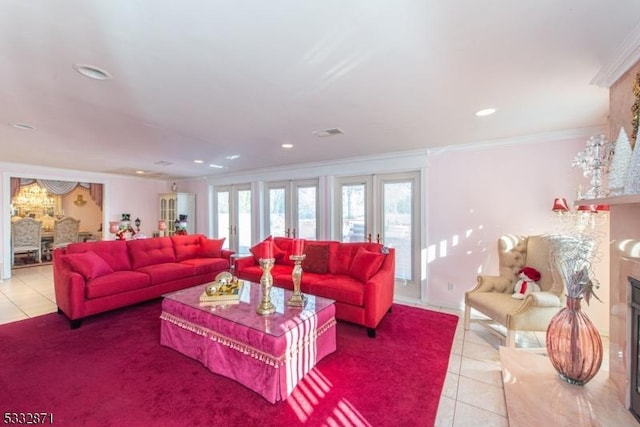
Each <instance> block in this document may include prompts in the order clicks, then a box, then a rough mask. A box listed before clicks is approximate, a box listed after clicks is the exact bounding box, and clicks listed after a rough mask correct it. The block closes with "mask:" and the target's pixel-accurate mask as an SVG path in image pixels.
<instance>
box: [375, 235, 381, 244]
mask: <svg viewBox="0 0 640 427" xmlns="http://www.w3.org/2000/svg"><path fill="white" fill-rule="evenodd" d="M376 242H378V243H380V233H378V235H377V236H376Z"/></svg>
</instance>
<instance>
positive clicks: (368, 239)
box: [367, 233, 371, 243]
mask: <svg viewBox="0 0 640 427" xmlns="http://www.w3.org/2000/svg"><path fill="white" fill-rule="evenodd" d="M367 242H369V243H371V233H369V234H367Z"/></svg>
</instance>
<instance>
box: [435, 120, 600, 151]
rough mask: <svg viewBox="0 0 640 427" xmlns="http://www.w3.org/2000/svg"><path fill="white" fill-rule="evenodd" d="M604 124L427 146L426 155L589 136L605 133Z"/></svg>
mask: <svg viewBox="0 0 640 427" xmlns="http://www.w3.org/2000/svg"><path fill="white" fill-rule="evenodd" d="M605 132H606V126H604V125H602V126H590V127H584V128H576V129H567V130H561V131H555V132H544V133H537V134H532V135H523V136H517V137H513V138H501V139H492V140H488V141H475V142H471V143H468V144H456V145H447V146H444V147H435V148H429V149H428V150H427V156H435V155H438V154H443V153H448V152H453V151H476V150H488V149H491V148H496V147H504V146H510V145H522V144H534V143H540V142H550V141H564V140H568V139H578V138H589V137H590V136H592V135H596V134H600V133H605Z"/></svg>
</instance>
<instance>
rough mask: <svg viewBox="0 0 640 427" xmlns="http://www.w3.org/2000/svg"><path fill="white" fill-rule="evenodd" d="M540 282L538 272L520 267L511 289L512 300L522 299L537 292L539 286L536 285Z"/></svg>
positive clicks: (530, 268)
mask: <svg viewBox="0 0 640 427" xmlns="http://www.w3.org/2000/svg"><path fill="white" fill-rule="evenodd" d="M538 280H540V272H539V271H538V270H536V269H535V268H533V267H522V269H520V271H518V281H517V282H516V285H515V287H514V289H513V295H511V296H512V297H513V298H516V299H524V297H525V296H527V295H529V294H530V293H532V292H539V291H540V286H538V283H536V282H537V281H538Z"/></svg>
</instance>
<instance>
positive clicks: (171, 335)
mask: <svg viewBox="0 0 640 427" xmlns="http://www.w3.org/2000/svg"><path fill="white" fill-rule="evenodd" d="M204 289H205V287H204V286H203V285H200V286H195V287H193V288H189V289H184V290H180V291H177V292H173V293H171V294H167V295H164V300H163V302H162V315H161V316H160V319H161V329H160V344H162V345H164V346H167V347H171V348H173V349H174V350H176V351H178V352H180V353H182V354H184V355H185V356H188V357H191V358H193V359H195V360H198V361H200V362H201V363H202V364H203V365H204V366H206V367H207V368H208V369H209V370H210V371H211V372H214V373H216V374H220V375H224V376H225V377H228V378H231V379H233V380H235V381H237V382H239V383H240V384H242V385H244V386H246V387H248V388H250V389H251V390H253V391H255V392H256V393H258V394H260V395H261V396H263V397H264V398H265V399H267V400H268V401H269V402H271V403H275V402H277V401H279V400H284V399H286V398H287V397H288V396H289V395H290V394H291V392H292V391H293V389H294V388H295V386H296V384H298V382H299V381H300V380H302V378H303V377H304V376H305V375H306V374H307V373H308V372H309V371H310V370H311V369H312V368H313V367H314V366H315V365H316V363H317V362H318V361H320V360H321V359H322V358H323V357H325V356H326V355H328V354H331V353H332V352H334V351H335V350H336V320H335V306H334V304H333V303H334V301H333V300H330V299H327V298H321V297H317V296H313V295H305V297H306V298H305V305H304V307H289V306H287V305H286V301H287V300H288V299H289V297H290V295H291V292H290V291H287V290H284V289H281V288H272V290H271V301H272V302H273V303H274V304H275V306H276V312H275V313H274V314H270V315H259V314H257V313H256V308H257V306H258V304H259V303H260V300H261V291H260V285H258V284H256V283H249V282H245V284H244V287H243V289H242V294H241V297H240V303H236V304H227V305H206V304H200V303H199V300H198V298H199V297H200V295H201V294H202V292H203V291H204Z"/></svg>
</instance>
